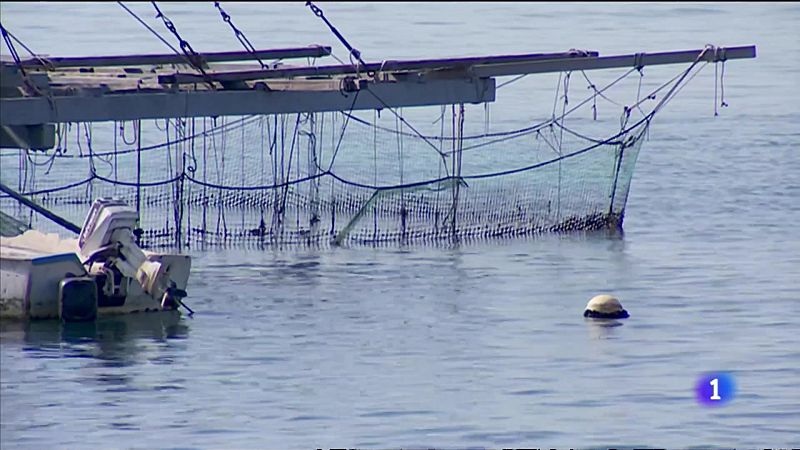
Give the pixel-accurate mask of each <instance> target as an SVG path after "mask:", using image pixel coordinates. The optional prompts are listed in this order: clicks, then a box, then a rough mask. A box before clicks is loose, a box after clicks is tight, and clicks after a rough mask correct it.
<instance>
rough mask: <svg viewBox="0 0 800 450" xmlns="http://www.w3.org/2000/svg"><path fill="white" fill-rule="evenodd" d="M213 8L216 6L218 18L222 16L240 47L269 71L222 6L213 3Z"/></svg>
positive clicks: (267, 66)
mask: <svg viewBox="0 0 800 450" xmlns="http://www.w3.org/2000/svg"><path fill="white" fill-rule="evenodd" d="M214 6H216V7H217V9H218V10H219V14H220V16H222V20H223V21H224V22H225V23H227V24H228V25H230V27H231V30H233V34H234V36H236V39H238V40H239V42H240V43H241V44H242V47H244V48H245V50H247V51H248V52H250V54H251V55H253V58H255V59H256V60H257V61H258V63H259V64H261V68H262V69H269V65H267V64H266V63H264V61H262V60H261V58H259V57H258V56H256V49H255V47H253V44H251V43H250V40H249V39H247V36H245V35H244V33H242V31H241V30H240V29H238V28H236V25H234V24H233V21H232V20H231V16H230V14H228V13H227V12H225V10H224V9H222V5H220V4H219V2H214Z"/></svg>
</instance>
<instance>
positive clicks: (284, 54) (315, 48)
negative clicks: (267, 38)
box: [21, 45, 331, 68]
mask: <svg viewBox="0 0 800 450" xmlns="http://www.w3.org/2000/svg"><path fill="white" fill-rule="evenodd" d="M330 54H331V48H330V47H324V46H321V45H312V46H309V47H296V48H279V49H272V50H256V51H255V53H254V54H253V53H250V52H246V51H235V52H212V53H201V54H200V59H201V60H202V61H204V62H206V63H215V62H229V61H250V60H255V59H256V58H259V59H287V58H319V57H322V56H328V55H330ZM41 60H44V63H43V62H42V61H41ZM21 63H22V66H23V67H26V68H43V67H45V63H46V64H47V65H49V66H51V67H114V66H146V65H159V64H186V57H185V56H184V55H176V54H174V53H166V54H156V55H119V56H85V57H84V56H77V57H52V58H41V59H26V60H24V61H22V62H21Z"/></svg>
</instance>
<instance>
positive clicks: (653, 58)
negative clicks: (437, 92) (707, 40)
mask: <svg viewBox="0 0 800 450" xmlns="http://www.w3.org/2000/svg"><path fill="white" fill-rule="evenodd" d="M703 51H705V49H698V50H683V51H674V52H660V53H635V54H630V55H618V56H602V57H588V58H572V59H562V60H553V61H533V62H520V63H509V64H492V65H490V64H485V65H479V66H475V67H474V68H472V70H471V71H470V73H471V74H474V75H476V76H478V77H500V76H507V75H522V74H534V73H548V72H565V71H570V70H596V69H613V68H621V67H644V66H656V65H661V64H681V63H691V62H694V61H695V60H697V58H698V57H699V56H700V55H701V54H702V53H703ZM755 57H756V47H755V46H754V45H749V46H744V47H728V48H724V47H715V48H713V49H710V50H709V51H707V52H706V53H705V55H703V58H702V60H703V61H707V62H719V61H726V60H729V59H745V58H755Z"/></svg>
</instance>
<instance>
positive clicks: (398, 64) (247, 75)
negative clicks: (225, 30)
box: [158, 51, 598, 84]
mask: <svg viewBox="0 0 800 450" xmlns="http://www.w3.org/2000/svg"><path fill="white" fill-rule="evenodd" d="M597 55H598V53H597V52H582V51H571V52H563V53H528V54H522V55H499V56H476V57H468V58H444V59H418V60H403V61H383V62H380V63H369V64H366V65H364V66H361V67H357V66H354V65H352V64H345V65H331V66H319V67H297V68H288V69H274V70H246V71H236V72H224V73H210V74H208V75H209V77H210V79H212V80H214V81H220V82H222V81H247V80H260V79H270V78H291V77H301V76H329V75H344V74H354V73H357V72H361V73H363V72H398V71H409V70H426V69H463V68H466V67H469V66H473V65H477V64H506V63H515V62H531V61H540V60H554V59H557V60H561V59H570V58H579V57H585V56H597ZM203 81H205V79H204V78H203V76H202V75H196V74H192V73H177V74H174V75H161V76H159V77H158V82H159V83H162V84H171V83H202V82H203Z"/></svg>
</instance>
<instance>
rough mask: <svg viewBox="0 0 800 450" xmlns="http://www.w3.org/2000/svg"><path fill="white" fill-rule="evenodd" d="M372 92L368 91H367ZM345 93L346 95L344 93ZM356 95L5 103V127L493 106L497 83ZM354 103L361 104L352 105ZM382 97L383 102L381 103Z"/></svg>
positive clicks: (0, 109)
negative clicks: (441, 106) (410, 107)
mask: <svg viewBox="0 0 800 450" xmlns="http://www.w3.org/2000/svg"><path fill="white" fill-rule="evenodd" d="M365 91H368V92H365ZM344 94H346V95H344ZM355 95H356V92H347V93H342V92H340V91H339V90H326V91H308V90H305V91H296V90H287V91H264V90H220V91H184V92H170V93H136V92H132V93H125V94H106V95H100V96H96V97H95V96H82V95H74V96H63V97H62V96H56V97H52V99H51V100H52V102H53V104H54V106H55V107H54V108H51V106H50V103H48V99H47V98H43V97H23V98H7V99H0V124H1V125H36V124H44V123H57V122H104V121H112V120H118V121H120V120H136V119H156V118H173V117H213V116H231V115H233V116H238V115H249V114H279V113H298V112H321V111H349V110H350V108H352V109H354V110H363V109H382V108H385V107H399V106H427V105H446V104H455V103H481V102H492V101H494V99H495V80H494V79H492V78H488V79H475V80H472V79H448V80H431V81H427V82H417V81H413V82H411V81H409V82H392V83H387V82H377V83H376V82H366V83H365V84H364V85H363V87H362V89H361V92H360V93H359V94H358V97H357V98H356V97H355ZM354 99H355V100H356V101H355V103H353V101H354ZM379 99H380V100H379Z"/></svg>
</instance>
